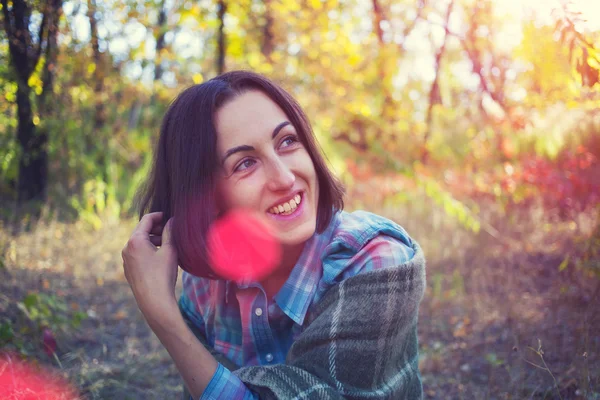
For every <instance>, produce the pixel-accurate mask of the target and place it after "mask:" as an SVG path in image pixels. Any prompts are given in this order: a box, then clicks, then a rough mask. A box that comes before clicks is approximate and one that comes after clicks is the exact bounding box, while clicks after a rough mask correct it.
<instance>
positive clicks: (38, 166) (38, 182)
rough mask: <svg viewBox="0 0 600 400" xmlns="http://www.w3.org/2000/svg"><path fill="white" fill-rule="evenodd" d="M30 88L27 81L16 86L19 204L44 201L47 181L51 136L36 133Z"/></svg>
mask: <svg viewBox="0 0 600 400" xmlns="http://www.w3.org/2000/svg"><path fill="white" fill-rule="evenodd" d="M30 94H31V89H30V88H29V85H28V84H27V82H23V81H22V80H19V82H18V86H17V109H18V112H17V115H18V128H17V140H18V142H19V145H20V146H21V152H22V153H21V159H20V160H19V177H18V183H17V203H18V204H24V203H27V202H30V201H36V202H37V201H39V202H43V201H44V200H45V199H46V186H47V182H48V153H47V143H48V136H47V135H46V133H45V132H37V131H36V129H35V125H34V123H33V110H32V104H31V98H30Z"/></svg>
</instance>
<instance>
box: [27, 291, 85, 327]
mask: <svg viewBox="0 0 600 400" xmlns="http://www.w3.org/2000/svg"><path fill="white" fill-rule="evenodd" d="M17 307H18V308H19V310H21V311H22V312H23V314H24V315H25V316H26V317H27V319H29V320H30V321H31V322H32V323H33V324H34V326H35V327H36V328H37V329H38V330H39V329H42V328H44V327H48V328H51V329H52V330H54V331H59V330H65V329H67V328H78V327H79V325H80V324H81V321H82V320H84V319H85V318H86V314H85V313H83V312H80V311H77V312H75V313H73V315H72V316H70V315H69V312H68V307H67V304H66V303H65V301H64V300H62V299H60V298H58V297H57V296H56V295H51V294H46V293H37V292H32V293H29V294H28V295H27V296H25V298H24V299H23V301H19V302H17Z"/></svg>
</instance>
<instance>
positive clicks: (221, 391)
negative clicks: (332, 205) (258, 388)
mask: <svg viewBox="0 0 600 400" xmlns="http://www.w3.org/2000/svg"><path fill="white" fill-rule="evenodd" d="M413 256H414V251H413V249H412V247H411V239H410V238H409V236H408V234H407V233H406V232H405V231H404V229H403V228H402V227H400V226H399V225H397V224H395V223H394V222H392V221H390V220H388V219H385V218H383V217H380V216H378V215H375V214H372V213H368V212H365V211H355V212H353V213H347V212H345V211H340V212H337V213H336V214H334V216H333V218H332V220H331V223H330V224H329V226H328V227H327V229H326V230H325V231H324V232H322V233H321V234H316V233H315V234H314V235H313V236H312V237H311V238H310V239H309V240H308V241H307V243H306V245H305V246H304V249H303V251H302V254H301V255H300V258H299V259H298V262H297V263H296V265H295V266H294V268H293V269H292V272H291V273H290V276H289V277H288V279H287V280H286V282H285V283H284V285H283V286H282V288H281V289H280V290H279V292H278V293H277V294H276V295H275V296H274V297H273V298H270V299H269V298H267V295H266V294H265V291H264V290H263V288H262V287H261V285H260V284H259V283H251V284H245V285H242V284H236V283H234V282H231V281H224V280H211V279H205V278H199V277H196V276H193V275H190V274H188V273H186V272H183V278H182V279H183V293H182V295H181V298H180V300H179V304H180V307H181V310H182V312H183V313H184V314H185V316H186V317H187V318H188V319H189V320H190V321H192V323H193V324H194V325H195V326H196V327H198V328H199V329H200V331H201V332H202V333H203V335H204V337H205V338H206V339H207V342H208V343H209V345H210V346H212V347H213V348H214V349H215V350H217V351H218V352H219V353H221V354H223V355H224V356H226V357H227V358H228V359H230V360H231V361H232V362H234V363H235V364H236V365H239V366H252V365H269V364H277V363H285V358H286V355H287V352H288V350H289V349H290V347H291V346H292V343H294V341H295V340H296V339H297V337H298V335H300V334H301V333H302V331H303V330H304V328H305V325H304V318H305V316H306V314H307V311H308V310H309V309H310V307H311V306H312V305H315V304H317V303H318V302H319V301H320V300H321V298H322V297H323V295H324V294H325V293H326V292H327V290H328V289H330V288H331V287H332V286H333V285H335V284H337V283H339V282H341V281H342V280H344V279H347V278H349V277H352V276H354V275H357V274H359V273H362V272H367V271H372V270H376V269H380V268H385V267H389V266H397V265H400V264H403V263H405V262H407V261H409V260H410V259H411V258H412V257H413ZM256 398H257V397H256V395H255V394H254V393H253V392H252V391H251V390H249V389H248V388H247V387H246V386H245V385H244V383H243V382H242V381H241V380H240V379H239V378H238V377H237V376H235V375H234V374H233V373H232V372H231V371H230V370H229V369H227V368H225V367H224V366H223V365H222V364H219V365H218V367H217V371H216V372H215V374H214V376H213V377H212V380H211V381H210V383H209V385H208V386H207V388H206V390H205V391H204V393H203V394H202V397H201V399H235V400H237V399H240V400H241V399H244V400H246V399H256Z"/></svg>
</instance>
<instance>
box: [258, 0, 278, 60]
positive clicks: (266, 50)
mask: <svg viewBox="0 0 600 400" xmlns="http://www.w3.org/2000/svg"><path fill="white" fill-rule="evenodd" d="M263 4H264V5H265V14H264V17H265V25H264V26H263V29H262V31H263V36H262V46H261V51H262V53H263V55H264V56H265V58H266V59H267V60H269V61H271V53H273V50H274V49H275V37H274V34H273V22H274V21H273V15H272V14H271V0H263Z"/></svg>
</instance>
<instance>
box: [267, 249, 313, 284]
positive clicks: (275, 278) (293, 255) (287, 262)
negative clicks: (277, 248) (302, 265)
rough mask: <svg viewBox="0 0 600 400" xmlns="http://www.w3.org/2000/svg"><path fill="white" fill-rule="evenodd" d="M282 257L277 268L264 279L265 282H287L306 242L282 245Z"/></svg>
mask: <svg viewBox="0 0 600 400" xmlns="http://www.w3.org/2000/svg"><path fill="white" fill-rule="evenodd" d="M281 250H282V254H283V255H282V258H281V262H280V263H279V265H278V266H277V268H276V269H275V270H274V271H273V272H272V273H271V274H270V275H269V276H268V277H266V278H265V279H264V280H263V283H270V282H281V283H282V284H283V282H285V281H286V280H287V278H288V277H289V276H290V273H291V272H292V269H294V266H295V265H296V263H297V262H298V259H299V258H300V255H301V254H302V250H304V243H302V244H300V245H296V246H282V249H281Z"/></svg>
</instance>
